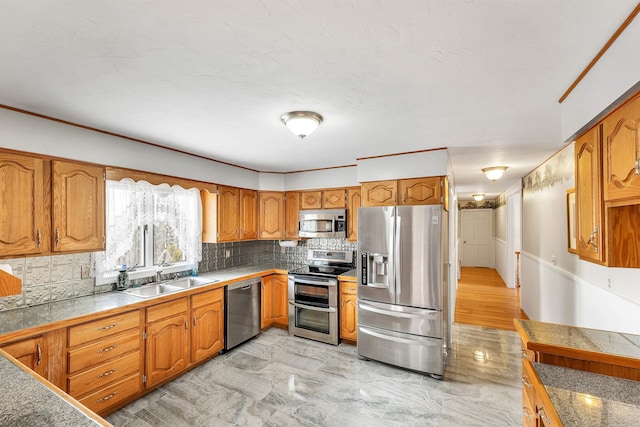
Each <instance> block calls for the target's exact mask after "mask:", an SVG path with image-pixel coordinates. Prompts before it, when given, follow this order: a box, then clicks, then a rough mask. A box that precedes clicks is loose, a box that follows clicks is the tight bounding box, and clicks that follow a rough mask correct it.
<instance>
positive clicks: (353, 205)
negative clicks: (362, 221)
mask: <svg viewBox="0 0 640 427" xmlns="http://www.w3.org/2000/svg"><path fill="white" fill-rule="evenodd" d="M361 205H362V196H361V192H360V187H353V188H347V240H350V241H352V242H354V241H357V240H358V208H359V207H360V206H361Z"/></svg>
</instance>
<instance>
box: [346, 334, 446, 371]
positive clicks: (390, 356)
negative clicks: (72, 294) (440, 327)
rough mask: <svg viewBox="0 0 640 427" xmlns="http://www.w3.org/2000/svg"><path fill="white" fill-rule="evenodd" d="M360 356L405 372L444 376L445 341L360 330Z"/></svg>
mask: <svg viewBox="0 0 640 427" xmlns="http://www.w3.org/2000/svg"><path fill="white" fill-rule="evenodd" d="M358 355H359V356H362V357H367V358H369V359H373V360H377V361H379V362H384V363H388V364H390V365H395V366H399V367H401V368H406V369H411V370H414V371H419V372H424V373H428V374H431V375H432V376H434V377H435V378H438V379H441V378H442V375H443V374H444V352H443V340H442V339H440V338H427V337H420V336H417V335H410V334H403V333H399V332H392V331H387V330H384V329H378V328H372V327H368V326H363V325H362V324H360V325H359V326H358Z"/></svg>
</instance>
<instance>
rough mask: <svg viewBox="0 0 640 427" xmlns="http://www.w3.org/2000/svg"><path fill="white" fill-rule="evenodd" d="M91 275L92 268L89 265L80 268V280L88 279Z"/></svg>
mask: <svg viewBox="0 0 640 427" xmlns="http://www.w3.org/2000/svg"><path fill="white" fill-rule="evenodd" d="M90 273H91V266H90V265H89V264H87V265H83V266H82V267H80V278H81V279H88V278H89V275H90Z"/></svg>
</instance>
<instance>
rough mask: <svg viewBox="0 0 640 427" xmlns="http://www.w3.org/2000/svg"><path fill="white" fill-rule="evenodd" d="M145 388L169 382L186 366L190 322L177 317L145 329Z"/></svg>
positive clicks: (152, 324)
mask: <svg viewBox="0 0 640 427" xmlns="http://www.w3.org/2000/svg"><path fill="white" fill-rule="evenodd" d="M145 349H146V355H145V360H146V367H147V387H151V386H154V385H156V384H158V383H160V382H161V381H163V380H165V379H167V378H170V377H172V376H174V375H176V374H178V373H179V372H181V371H182V370H184V369H186V368H187V366H188V365H189V321H188V319H187V313H186V312H183V313H179V314H177V315H174V316H172V317H168V318H166V319H164V320H160V321H157V322H153V323H150V324H149V325H148V326H147V343H146V346H145Z"/></svg>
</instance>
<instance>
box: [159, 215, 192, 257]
mask: <svg viewBox="0 0 640 427" xmlns="http://www.w3.org/2000/svg"><path fill="white" fill-rule="evenodd" d="M185 259H186V257H185V250H184V249H183V248H181V247H180V243H179V239H178V236H177V233H176V231H175V229H174V228H173V227H172V226H171V224H169V223H168V222H162V223H160V224H155V225H154V227H153V263H154V264H166V263H173V262H180V261H184V260H185Z"/></svg>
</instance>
